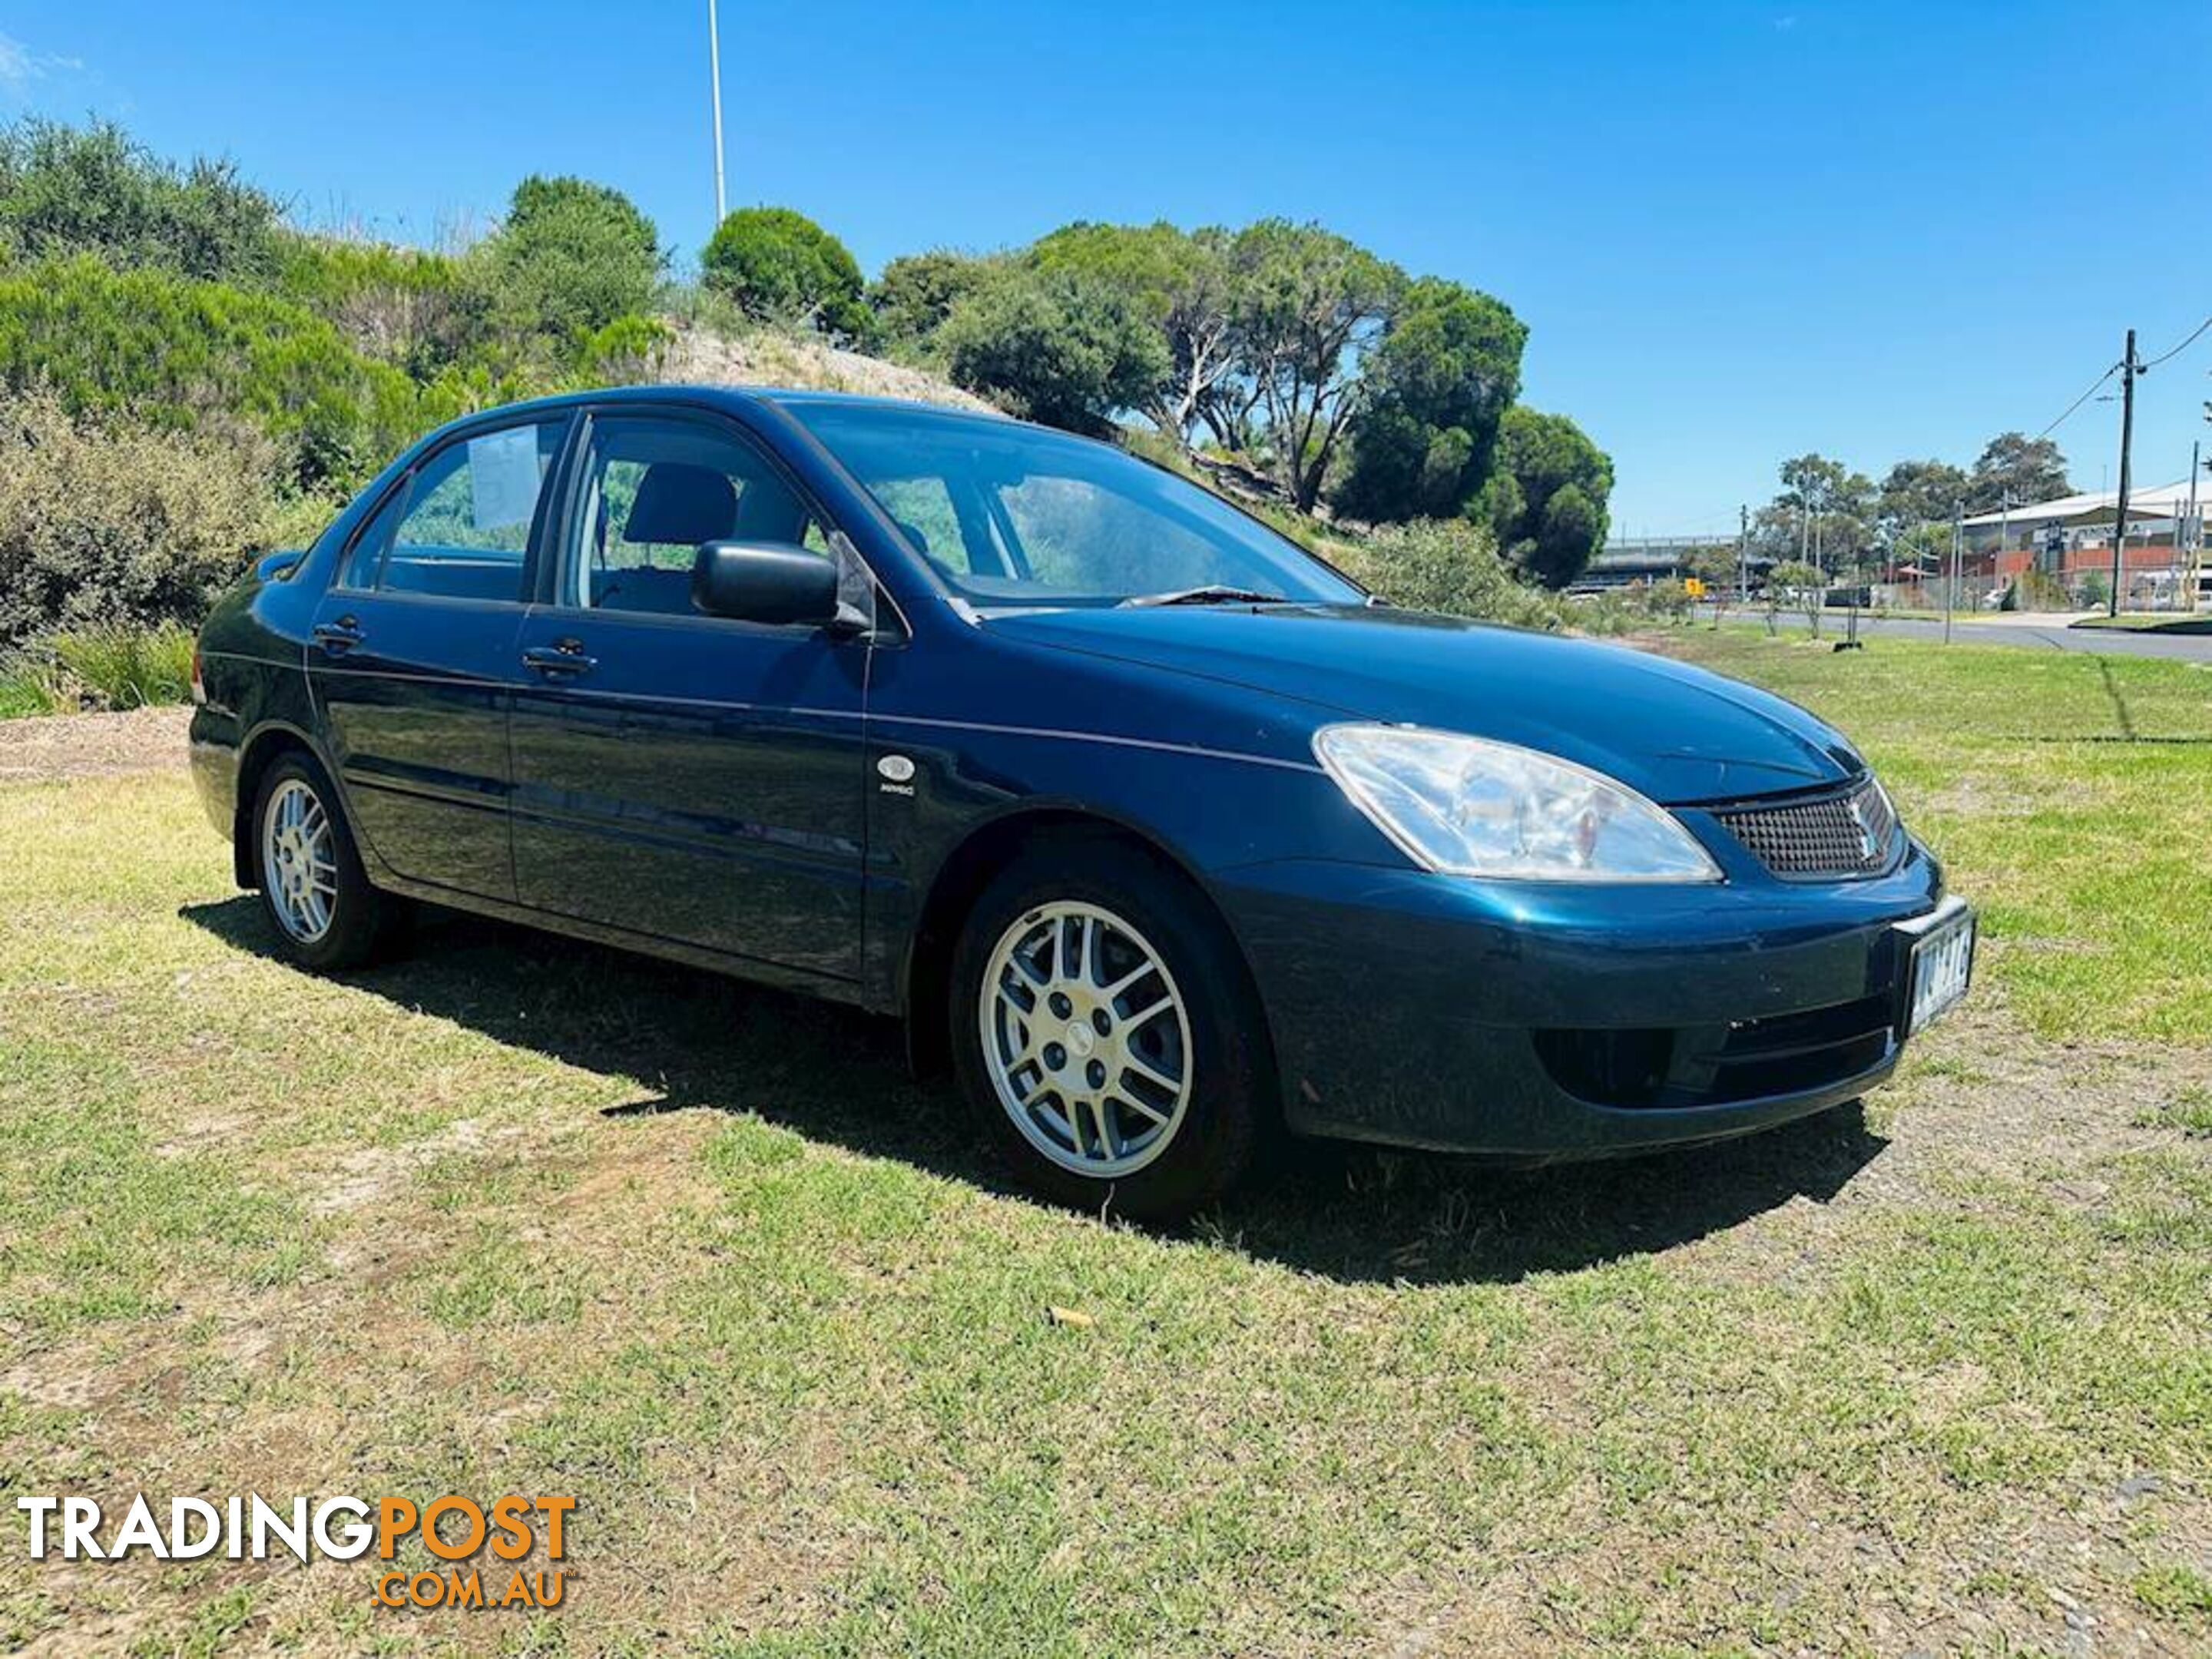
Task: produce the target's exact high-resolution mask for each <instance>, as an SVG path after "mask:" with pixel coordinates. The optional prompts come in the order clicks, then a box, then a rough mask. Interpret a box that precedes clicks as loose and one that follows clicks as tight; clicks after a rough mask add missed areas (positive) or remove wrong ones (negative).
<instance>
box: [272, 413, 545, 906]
mask: <svg viewBox="0 0 2212 1659" xmlns="http://www.w3.org/2000/svg"><path fill="white" fill-rule="evenodd" d="M569 418H570V417H569V416H568V415H567V414H566V413H565V412H564V413H562V415H560V416H556V417H553V418H541V419H538V420H532V421H520V422H512V423H508V424H504V425H499V426H494V427H487V428H477V429H474V430H472V431H471V432H468V433H465V434H463V435H459V436H457V437H455V438H454V439H453V440H452V441H449V442H447V443H445V444H443V445H441V447H438V448H436V449H435V450H432V451H430V452H429V453H427V454H425V455H424V456H423V457H422V459H421V460H420V461H419V462H417V464H416V465H415V466H414V467H413V468H411V469H410V471H408V472H407V473H406V475H405V476H404V477H402V478H401V479H400V480H399V481H398V483H396V484H395V485H394V486H393V487H392V489H391V490H390V492H389V493H388V494H387V495H386V498H385V501H383V503H382V504H381V505H380V507H378V509H377V511H376V512H375V513H374V515H373V516H372V517H371V518H370V519H369V520H368V522H367V523H366V524H365V525H364V526H363V527H362V531H361V533H360V534H359V535H358V536H357V537H356V538H355V540H354V543H353V545H352V546H351V547H350V548H349V550H348V551H347V553H346V556H345V558H344V561H343V563H342V565H341V567H340V568H339V572H338V574H337V580H335V581H334V582H333V583H332V585H331V589H330V591H329V592H327V593H325V595H324V597H323V600H322V603H321V605H320V606H319V608H318V609H317V611H316V613H315V623H314V636H313V641H312V642H311V643H310V645H309V646H308V648H307V678H308V684H309V685H310V687H311V688H312V690H313V694H314V698H315V702H316V706H317V709H318V712H319V718H320V720H321V723H322V728H323V738H324V743H325V748H326V750H327V751H328V753H329V755H330V757H331V760H332V762H333V763H335V764H336V766H337V770H338V775H339V778H340V781H341V782H342V783H343V787H344V792H345V797H346V802H347V805H348V807H349V810H350V811H351V812H352V815H353V818H354V822H355V823H356V826H357V828H358V829H359V830H360V833H361V837H362V841H363V842H366V843H367V848H368V853H369V854H370V855H371V857H372V859H373V860H374V861H375V862H377V863H380V864H382V865H383V866H386V867H387V868H388V869H390V870H391V871H392V872H396V873H397V874H398V875H400V876H402V877H404V878H408V879H410V880H413V881H419V882H425V883H430V884H435V885H437V886H440V887H449V888H453V889H455V890H459V891H460V892H464V893H472V894H477V895H481V896H485V897H489V898H497V899H507V900H511V899H512V898H513V896H514V865H513V851H512V848H511V847H510V845H509V842H508V834H507V792H508V789H509V787H510V785H511V783H512V776H511V774H510V772H509V769H508V766H507V711H508V705H509V703H510V702H511V701H512V698H511V694H510V686H511V684H512V681H513V665H514V659H515V658H514V653H515V650H516V641H517V638H518V636H519V635H520V632H521V629H522V620H523V616H524V612H525V604H524V600H525V598H526V590H525V584H526V577H527V574H528V568H529V556H530V552H531V550H532V545H533V543H534V542H535V540H536V539H537V538H538V537H540V536H541V535H542V534H543V532H544V520H546V518H547V503H548V502H549V501H550V498H551V494H552V492H551V491H550V489H547V488H546V484H547V481H548V479H549V477H550V474H551V472H552V471H553V466H554V462H555V460H556V458H557V457H558V455H559V453H560V451H561V446H562V441H563V439H564V437H565V435H566V433H567V429H568V422H569Z"/></svg>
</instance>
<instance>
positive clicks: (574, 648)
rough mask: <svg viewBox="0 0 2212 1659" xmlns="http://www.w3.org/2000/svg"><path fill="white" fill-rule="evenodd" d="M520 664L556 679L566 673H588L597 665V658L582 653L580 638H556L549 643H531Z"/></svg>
mask: <svg viewBox="0 0 2212 1659" xmlns="http://www.w3.org/2000/svg"><path fill="white" fill-rule="evenodd" d="M522 665H523V666H524V667H525V668H531V669H535V670H536V671H538V673H540V674H543V675H544V676H545V677H546V678H549V679H557V678H561V677H562V676H563V675H567V674H588V673H590V672H591V671H592V670H593V669H594V668H597V667H598V666H599V659H598V658H597V657H587V656H586V655H585V654H584V642H583V641H581V640H556V641H553V643H552V644H550V645H533V646H532V647H530V648H529V649H528V650H527V651H525V652H524V653H522Z"/></svg>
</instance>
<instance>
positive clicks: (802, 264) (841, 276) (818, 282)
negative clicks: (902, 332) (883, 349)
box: [699, 207, 874, 339]
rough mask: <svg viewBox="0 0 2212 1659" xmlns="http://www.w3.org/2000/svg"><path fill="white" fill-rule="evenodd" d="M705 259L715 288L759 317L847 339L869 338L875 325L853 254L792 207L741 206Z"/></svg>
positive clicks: (704, 269) (717, 230) (718, 230)
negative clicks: (866, 303) (862, 290)
mask: <svg viewBox="0 0 2212 1659" xmlns="http://www.w3.org/2000/svg"><path fill="white" fill-rule="evenodd" d="M699 263H700V265H701V268H702V277H701V280H702V281H703V282H704V283H706V285H707V286H708V288H709V289H713V290H714V292H716V293H718V294H721V295H726V296H727V297H728V298H729V299H730V300H732V301H734V302H735V303H736V304H737V306H738V309H739V310H741V311H743V312H744V313H745V315H746V316H748V317H750V318H753V319H757V320H758V321H762V322H775V323H785V324H799V325H805V326H807V327H811V328H818V329H820V330H822V331H823V332H825V333H827V334H829V335H832V336H835V337H841V338H845V339H864V338H866V337H867V335H868V333H869V331H871V329H872V326H873V322H874V319H873V317H872V314H871V313H870V312H869V310H868V308H867V307H866V305H864V304H862V303H861V297H860V296H861V287H862V285H861V282H860V266H859V265H858V264H856V263H854V258H853V256H852V254H851V252H849V251H848V249H847V248H846V246H845V245H844V244H843V243H842V242H841V241H839V240H837V239H836V237H835V236H832V235H831V234H829V232H828V231H826V230H824V229H823V228H822V227H821V226H819V225H817V224H816V223H815V222H814V221H812V220H811V219H810V218H808V217H807V216H805V214H803V213H799V212H795V211H793V210H792V209H790V208H781V207H757V208H739V209H738V210H737V211H736V212H735V213H732V215H730V216H729V217H728V218H726V219H725V220H723V221H722V222H721V223H720V225H718V226H717V227H716V228H715V230H714V235H713V236H712V237H711V238H709V239H708V243H707V247H706V251H705V252H703V253H702V254H701V255H700V260H699Z"/></svg>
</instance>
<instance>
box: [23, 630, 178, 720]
mask: <svg viewBox="0 0 2212 1659" xmlns="http://www.w3.org/2000/svg"><path fill="white" fill-rule="evenodd" d="M48 645H49V647H50V648H51V649H52V653H53V656H54V660H55V661H56V662H57V663H58V664H59V665H60V666H61V670H62V671H63V673H64V674H65V675H66V676H68V678H69V679H70V680H71V681H74V682H75V683H76V685H77V686H78V687H80V688H82V691H83V692H84V693H85V694H86V695H87V696H88V697H89V698H90V699H91V700H92V701H94V702H97V703H98V704H100V706H101V707H103V708H144V707H145V706H146V705H148V704H149V703H157V702H184V701H185V699H186V698H187V697H189V696H191V689H192V634H191V630H190V629H185V628H182V627H179V625H178V624H177V623H173V622H165V623H156V624H155V626H153V627H151V628H135V627H132V626H131V624H129V623H103V624H100V625H98V626H95V627H91V628H77V629H64V630H63V631H61V632H60V633H58V634H56V635H54V636H53V637H52V640H51V641H48Z"/></svg>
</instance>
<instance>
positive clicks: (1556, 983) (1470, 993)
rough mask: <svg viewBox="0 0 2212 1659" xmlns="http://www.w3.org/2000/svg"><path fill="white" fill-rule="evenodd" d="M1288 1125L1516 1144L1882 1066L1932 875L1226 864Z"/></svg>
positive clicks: (1928, 867)
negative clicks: (1594, 878) (1498, 873)
mask: <svg viewBox="0 0 2212 1659" xmlns="http://www.w3.org/2000/svg"><path fill="white" fill-rule="evenodd" d="M1213 885H1214V891H1215V893H1216V896H1218V899H1219V900H1220V902H1221V903H1222V905H1223V907H1224V908H1225V910H1226V911H1227V913H1228V915H1229V918H1230V921H1231V925H1232V926H1233V927H1235V929H1236V931H1237V935H1238V937H1239V939H1241V941H1242V942H1243V946H1244V950H1245V953H1246V957H1247V959H1248V960H1249V962H1250V963H1251V965H1252V969H1253V972H1254V975H1255V978H1256V979H1257V981H1258V983H1259V989H1260V994H1261V1000H1262V1002H1263V1003H1264V1005H1265V1006H1266V1009H1267V1020H1268V1025H1269V1028H1270V1031H1271V1034H1272V1036H1273V1041H1274V1048H1275V1054H1276V1059H1277V1062H1278V1066H1279V1071H1280V1073H1281V1079H1282V1085H1283V1095H1284V1110H1285V1116H1286V1118H1287V1119H1288V1121H1289V1122H1290V1125H1291V1127H1292V1128H1294V1129H1296V1130H1297V1131H1299V1132H1300V1133H1310V1134H1324V1135H1332V1136H1341V1137H1345V1138H1348V1139H1362V1140H1378V1141H1386V1142H1390V1143H1394V1144H1397V1145H1402V1146H1425V1147H1434V1148H1437V1149H1440V1150H1447V1151H1454V1152H1480V1153H1485V1154H1492V1155H1497V1156H1500V1157H1506V1158H1516V1159H1528V1160H1541V1159H1550V1158H1598V1157H1605V1156H1608V1155H1611V1154H1615V1153H1620V1152H1634V1151H1638V1150H1640V1149H1644V1148H1649V1147H1656V1146H1669V1145H1676V1144H1680V1143H1684V1142H1690V1141H1698V1140H1707V1139H1720V1138H1723V1137H1726V1136H1729V1135H1736V1134H1743V1133H1749V1132H1751V1131H1753V1130H1756V1129H1762V1128H1766V1127H1771V1126H1772V1125H1774V1124H1778V1123H1782V1122H1786V1121H1789V1120H1790V1119H1792V1118H1796V1117H1802V1116H1803V1115H1807V1114H1808V1113H1812V1112H1816V1111H1820V1110H1822V1109H1825V1108H1827V1107H1830V1106H1833V1105H1837V1104H1838V1103H1842V1102H1844V1101H1847V1100H1850V1099H1853V1098H1855V1097H1857V1096H1858V1095H1860V1094H1863V1093H1864V1092H1865V1091H1867V1090H1868V1089H1869V1088H1871V1087H1873V1086H1874V1085H1876V1084H1879V1083H1881V1081H1883V1080H1884V1079H1886V1078H1887V1077H1888V1075H1889V1074H1890V1073H1891V1072H1892V1071H1893V1069H1894V1068H1895V1066H1896V1064H1897V1060H1898V1055H1899V1050H1900V1048H1901V1037H1900V1036H1899V1031H1900V1030H1901V1025H1900V1021H1901V1018H1902V1013H1901V1010H1900V1009H1899V1000H1900V995H1901V991H1900V985H1901V978H1902V975H1903V972H1904V965H1905V960H1906V956H1907V951H1908V945H1907V944H1906V943H1905V942H1903V941H1902V940H1901V939H1900V936H1899V933H1898V931H1897V924H1898V923H1899V922H1900V921H1906V920H1908V919H1910V918H1911V917H1914V916H1917V915H1925V914H1926V913H1928V912H1929V911H1930V910H1932V909H1933V908H1935V907H1936V904H1937V903H1938V902H1940V901H1941V899H1942V894H1943V884H1942V872H1941V870H1940V869H1939V868H1938V866H1936V862H1935V860H1934V859H1933V858H1931V857H1930V856H1929V854H1928V853H1927V852H1926V850H1925V849H1924V848H1921V847H1920V846H1919V845H1918V844H1917V843H1914V844H1913V845H1912V846H1911V848H1910V849H1909V851H1908V853H1907V854H1906V856H1905V859H1904V860H1901V861H1900V862H1899V865H1898V866H1897V867H1896V868H1895V869H1893V870H1892V871H1891V872H1888V873H1887V874H1886V875H1883V876H1881V877H1877V878H1872V879H1869V880H1858V881H1847V882H1835V883H1829V884H1818V885H1813V884H1785V883H1778V882H1752V881H1743V882H1729V883H1723V884H1719V885H1716V886H1685V887H1660V886H1654V887H1625V888H1624V887H1608V888H1589V887H1576V886H1571V885H1566V884H1547V885H1538V884H1519V883H1483V882H1476V881H1469V880H1466V879H1462V878H1451V877H1442V876H1436V875H1431V874H1428V873H1426V872H1421V871H1417V870H1412V869H1407V870H1390V869H1381V868H1370V867H1366V866H1351V865H1345V864H1335V863H1327V862H1322V861H1318V860H1312V861H1306V860H1285V861H1280V862H1273V863H1268V864H1263V865H1255V866H1245V867H1243V868H1240V869H1236V870H1231V871H1228V872H1218V873H1217V875H1216V878H1215V880H1214V884H1213Z"/></svg>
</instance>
